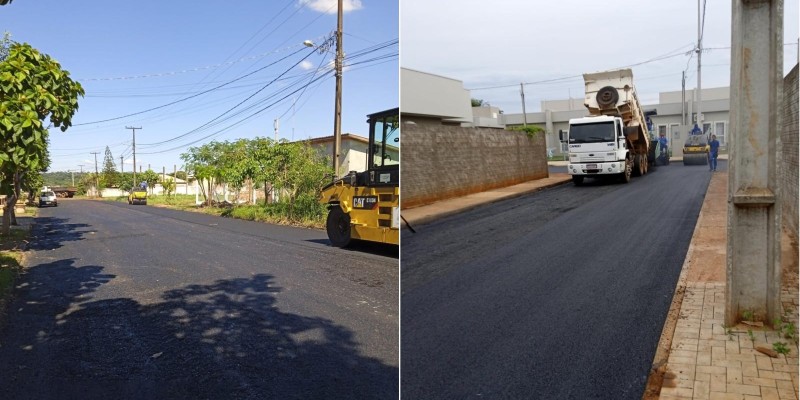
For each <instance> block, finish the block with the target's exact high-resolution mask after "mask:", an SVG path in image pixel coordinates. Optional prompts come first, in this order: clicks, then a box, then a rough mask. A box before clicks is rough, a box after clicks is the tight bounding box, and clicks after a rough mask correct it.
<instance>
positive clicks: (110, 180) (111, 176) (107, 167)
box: [102, 146, 119, 187]
mask: <svg viewBox="0 0 800 400" xmlns="http://www.w3.org/2000/svg"><path fill="white" fill-rule="evenodd" d="M102 173H103V182H104V183H105V185H103V186H104V187H113V186H117V185H119V183H118V182H117V181H118V176H117V175H118V173H117V165H116V164H115V163H114V156H113V155H112V154H111V149H110V148H109V147H108V146H106V155H105V158H104V159H103V172H102Z"/></svg>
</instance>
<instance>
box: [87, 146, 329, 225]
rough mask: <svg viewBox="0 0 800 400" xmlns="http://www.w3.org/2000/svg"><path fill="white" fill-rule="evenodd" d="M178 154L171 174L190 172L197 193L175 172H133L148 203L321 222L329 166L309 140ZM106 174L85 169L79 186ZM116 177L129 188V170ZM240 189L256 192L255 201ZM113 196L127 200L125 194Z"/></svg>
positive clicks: (230, 214) (289, 222) (277, 219)
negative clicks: (182, 185)
mask: <svg viewBox="0 0 800 400" xmlns="http://www.w3.org/2000/svg"><path fill="white" fill-rule="evenodd" d="M181 158H182V159H183V161H184V163H185V164H184V168H185V171H178V173H177V174H175V175H177V176H178V178H179V179H182V180H185V179H187V177H189V178H190V185H196V186H197V188H198V190H199V194H198V196H197V197H195V195H185V194H177V193H176V185H175V183H174V181H173V180H172V175H173V174H169V175H168V176H167V177H162V175H161V174H158V173H155V172H153V171H152V170H148V171H145V172H144V173H142V174H137V175H136V178H137V181H146V182H147V185H148V188H149V191H150V195H148V199H147V204H148V205H151V206H162V207H169V208H174V209H180V210H190V211H199V212H204V213H207V214H213V215H220V216H224V217H231V218H238V219H244V220H250V221H262V222H270V223H277V224H286V225H296V226H304V227H315V228H322V227H324V226H325V216H326V214H327V209H326V207H325V206H324V205H322V204H320V203H319V193H320V190H321V189H322V187H323V186H325V185H326V184H327V183H328V182H330V180H331V177H332V175H333V174H332V169H331V167H330V165H329V163H330V161H329V158H327V157H324V156H322V155H321V154H320V152H319V151H318V150H317V149H314V148H313V147H311V146H310V145H309V144H308V143H304V142H288V141H285V140H281V141H274V140H272V139H268V138H255V139H239V140H236V141H234V142H228V141H225V142H216V141H214V142H210V143H207V144H204V145H202V146H199V147H192V148H190V149H189V150H188V151H187V152H186V153H184V154H182V155H181ZM106 176H108V175H107V174H104V175H102V176H99V177H97V178H95V177H94V174H87V177H85V178H84V180H86V181H87V182H84V183H82V184H81V185H88V186H90V185H91V180H92V179H101V180H105V179H106ZM116 179H117V181H116V182H117V187H118V188H120V189H122V190H125V191H129V190H130V189H131V187H132V185H133V181H132V176H130V174H116ZM156 185H160V186H161V188H163V192H161V193H160V194H159V195H154V194H153V188H154V187H155V186H156ZM101 187H102V185H101ZM223 188H227V190H228V192H229V196H228V197H227V198H226V197H225V196H224V195H222V194H221V193H220V190H221V189H223ZM179 191H180V190H179ZM79 193H80V191H79ZM240 193H250V194H253V193H257V195H258V196H257V197H258V200H256V201H254V200H253V196H252V195H251V196H240V195H239V194H240ZM197 199H199V203H200V204H197V203H196V201H197ZM115 200H117V201H127V197H118V198H116V199H115Z"/></svg>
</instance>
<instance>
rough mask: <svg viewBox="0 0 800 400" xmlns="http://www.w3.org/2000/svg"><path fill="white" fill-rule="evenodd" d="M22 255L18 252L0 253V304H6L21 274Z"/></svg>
mask: <svg viewBox="0 0 800 400" xmlns="http://www.w3.org/2000/svg"><path fill="white" fill-rule="evenodd" d="M21 260H22V253H20V252H16V251H0V304H4V303H5V301H6V300H7V299H8V297H9V296H10V295H11V291H12V289H13V287H14V281H15V280H16V278H17V276H18V275H19V272H20V271H21V270H22V265H21V264H20V262H21Z"/></svg>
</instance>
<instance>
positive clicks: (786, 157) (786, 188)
mask: <svg viewBox="0 0 800 400" xmlns="http://www.w3.org/2000/svg"><path fill="white" fill-rule="evenodd" d="M797 68H798V66H797V65H795V66H794V68H793V69H792V71H791V72H789V74H788V75H786V77H785V78H784V80H783V132H781V151H782V154H781V156H782V161H781V173H780V177H781V191H782V193H781V196H782V201H781V202H782V204H781V206H782V210H781V211H782V212H783V224H784V226H786V227H788V228H789V230H790V231H791V232H793V233H794V235H795V237H797V228H798V227H797V225H798V214H797V206H798V204H797V203H798V199H800V195H798V188H797V185H798V179H800V178H798V173H797V172H798V165H799V164H798V157H797V153H798V146H800V144H799V143H798V135H800V133H798V124H799V123H800V122H798V112H800V111H799V110H798V78H797Z"/></svg>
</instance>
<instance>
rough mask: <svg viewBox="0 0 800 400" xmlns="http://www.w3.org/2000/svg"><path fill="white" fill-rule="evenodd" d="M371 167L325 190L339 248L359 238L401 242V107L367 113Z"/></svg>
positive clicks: (328, 225)
mask: <svg viewBox="0 0 800 400" xmlns="http://www.w3.org/2000/svg"><path fill="white" fill-rule="evenodd" d="M367 118H368V119H367V122H368V123H369V146H368V149H367V154H366V156H367V169H366V171H363V172H356V171H350V173H348V174H347V175H345V176H343V177H341V178H339V179H336V180H334V181H333V182H332V183H330V184H328V185H327V186H325V187H324V188H323V189H322V198H321V199H320V202H322V203H323V204H327V206H328V218H327V221H326V224H325V225H326V230H327V233H328V239H330V241H331V244H333V245H334V246H336V247H346V246H347V245H348V244H350V242H351V241H352V240H353V239H355V240H367V241H372V242H380V243H388V244H395V245H397V244H400V110H399V108H394V109H391V110H386V111H382V112H379V113H375V114H371V115H368V116H367Z"/></svg>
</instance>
